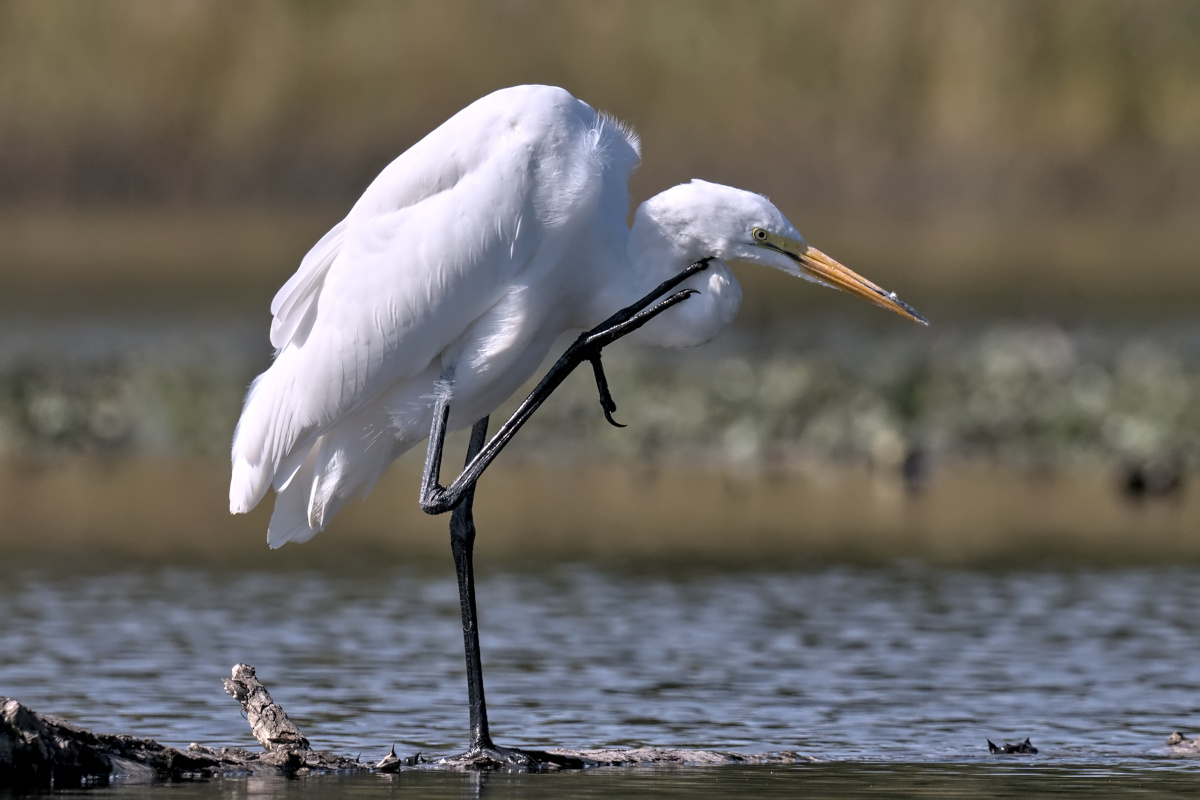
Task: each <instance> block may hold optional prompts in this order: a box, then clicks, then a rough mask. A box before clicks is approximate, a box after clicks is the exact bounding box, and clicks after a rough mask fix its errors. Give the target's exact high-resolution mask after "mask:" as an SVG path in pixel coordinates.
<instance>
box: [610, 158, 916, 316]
mask: <svg viewBox="0 0 1200 800" xmlns="http://www.w3.org/2000/svg"><path fill="white" fill-rule="evenodd" d="M651 232H653V235H654V236H655V237H657V238H658V239H659V242H660V246H661V245H662V244H666V245H668V246H670V247H671V248H672V249H674V250H675V253H673V254H672V255H674V256H675V257H676V258H677V259H680V258H681V259H682V260H685V261H687V262H691V261H696V260H698V259H700V258H703V257H705V256H715V257H717V258H719V259H721V260H722V261H726V262H728V261H748V262H750V263H755V264H763V265H764V266H768V267H774V268H775V269H778V270H780V271H782V272H786V273H787V274H789V275H794V276H796V277H799V278H804V279H805V280H810V281H813V282H815V283H820V284H822V285H824V286H830V287H833V288H835V289H840V290H842V291H844V292H848V293H850V294H853V295H856V296H858V297H861V298H863V299H864V300H868V301H870V302H871V303H874V304H875V305H877V306H880V307H881V308H886V309H888V310H890V311H894V312H895V313H897V314H899V315H901V316H903V317H907V318H908V319H911V320H914V321H916V322H919V323H921V324H922V325H928V324H929V323H928V321H926V319H925V318H924V317H922V316H921V315H920V314H918V313H917V312H916V311H915V310H913V309H912V308H911V307H910V306H908V305H907V304H905V303H904V302H902V301H901V300H900V299H899V298H898V297H896V293H895V292H887V291H884V290H883V289H881V288H880V287H878V286H876V285H875V284H874V283H872V282H871V281H869V280H867V279H866V278H863V277H862V276H861V275H858V274H856V273H855V272H854V271H852V270H850V269H849V268H847V267H845V266H843V265H841V264H839V263H838V262H837V261H835V260H833V259H832V258H830V257H829V256H827V255H825V254H824V253H822V252H821V251H820V250H817V249H816V248H815V247H812V246H810V245H809V244H807V243H806V242H805V241H804V237H803V236H801V235H800V232H799V231H798V230H796V228H795V226H794V225H792V223H790V222H789V221H788V219H787V217H785V216H784V215H783V214H782V213H781V212H780V211H779V209H777V208H776V207H775V206H774V204H772V203H771V201H770V200H768V199H767V198H765V197H763V196H762V195H760V194H755V193H754V192H747V191H745V190H743V189H734V188H732V187H730V186H722V185H721V184H717V183H709V182H708V181H701V180H693V181H692V182H691V183H684V184H680V185H679V186H675V187H672V188H670V189H668V190H667V191H665V192H662V193H661V194H658V195H656V196H655V197H652V198H650V199H649V200H647V201H646V202H645V203H644V204H643V205H642V207H641V208H639V209H638V213H637V218H636V219H635V221H634V227H633V231H632V232H631V237H632V238H633V239H640V240H641V241H638V242H637V243H636V245H635V246H639V247H642V248H645V249H650V247H649V246H648V245H649V243H648V242H646V241H645V238H646V237H647V234H650V233H651ZM631 244H633V242H631ZM663 255H665V254H663Z"/></svg>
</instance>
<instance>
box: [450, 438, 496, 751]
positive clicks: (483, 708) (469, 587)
mask: <svg viewBox="0 0 1200 800" xmlns="http://www.w3.org/2000/svg"><path fill="white" fill-rule="evenodd" d="M487 426H488V418H487V417H484V418H483V419H481V420H479V421H478V422H476V423H475V427H474V428H472V429H471V444H470V445H468V447H467V461H466V463H468V464H469V463H471V459H472V458H474V457H475V456H476V455H478V453H479V451H480V450H481V449H482V448H483V443H484V441H486V440H487ZM474 500H475V487H474V486H472V487H471V488H469V489H468V490H467V491H466V492H464V493H463V498H462V502H461V503H459V504H458V506H457V507H456V508H455V509H454V513H453V514H451V515H450V550H451V551H452V552H453V553H454V570H455V572H457V573H458V602H459V605H460V606H461V607H462V627H463V647H464V649H465V650H466V654H467V698H468V701H469V703H470V706H471V749H472V750H476V749H478V748H480V747H491V746H492V737H491V735H490V734H489V732H488V719H487V703H486V702H485V701H484V698H483V663H482V661H481V659H480V656H479V624H478V620H477V618H476V616H475V567H474V550H475V519H474V516H473V515H472V513H471V507H472V505H473V504H474Z"/></svg>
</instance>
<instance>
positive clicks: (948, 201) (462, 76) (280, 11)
mask: <svg viewBox="0 0 1200 800" xmlns="http://www.w3.org/2000/svg"><path fill="white" fill-rule="evenodd" d="M1197 41H1200V6H1197V5H1196V4H1195V3H1192V2H1189V0H1159V1H1158V2H1153V3H1145V2H1138V1H1137V0H1108V1H1105V0H1075V1H1074V2H1043V1H1042V0H1012V1H1011V2H996V3H959V2H949V1H948V0H889V1H888V2H883V1H881V0H839V1H838V2H761V3H721V2H699V1H697V0H687V1H686V2H679V1H677V0H675V1H673V0H657V1H651V2H604V3H565V2H532V1H531V0H499V1H498V2H490V3H464V2H439V3H433V2H428V3H382V2H358V3H332V2H316V1H313V0H309V1H308V2H268V1H265V0H260V1H257V2H254V1H252V2H233V1H232V0H225V1H224V2H222V1H221V0H215V1H200V0H164V1H163V2H155V3H137V2H115V3H75V2H64V1H62V0H40V1H35V0H7V1H6V2H3V3H0V235H2V236H3V239H4V241H5V242H6V247H5V248H4V249H5V253H4V254H3V256H0V278H2V279H3V280H4V281H5V282H6V284H7V285H8V286H9V287H10V288H9V290H8V291H7V292H6V293H5V297H4V302H3V305H5V306H7V307H10V308H11V307H14V306H20V307H29V306H30V305H32V307H50V308H53V307H59V306H61V305H62V304H73V305H74V306H85V307H86V306H92V305H97V304H99V305H104V304H116V305H119V306H124V307H128V306H131V305H132V306H137V305H141V304H153V303H159V302H171V303H176V304H185V305H186V304H196V303H200V304H203V305H209V306H222V305H226V306H228V305H240V306H241V307H243V308H251V307H254V308H257V307H261V306H262V304H263V303H264V302H265V300H266V299H267V298H268V297H269V294H270V292H271V289H272V288H273V287H274V286H277V285H278V284H279V282H280V281H281V280H282V279H283V278H284V277H286V275H287V274H289V272H290V270H291V269H292V268H293V267H294V265H295V264H296V263H297V262H298V260H299V257H300V256H301V255H302V254H303V252H304V251H305V250H306V248H307V247H308V246H309V245H310V244H311V243H312V242H313V241H315V239H316V238H317V237H318V236H319V234H320V233H321V232H322V231H323V230H324V229H326V228H327V227H329V225H331V224H332V223H333V222H334V221H336V219H337V218H338V217H339V216H340V215H341V214H342V213H343V212H344V210H345V209H346V208H347V207H348V205H349V203H350V202H351V201H352V199H353V198H354V197H355V196H356V195H357V193H358V192H360V191H361V190H362V188H363V187H364V186H365V185H366V183H367V182H369V180H370V179H371V178H372V177H373V175H374V174H375V173H376V172H377V171H378V170H379V169H380V168H381V167H382V166H383V165H384V164H386V163H387V162H388V161H389V160H390V159H391V158H393V157H394V156H395V155H396V154H398V153H399V152H401V151H402V150H403V149H404V148H405V147H406V146H407V145H409V144H410V143H412V142H413V141H415V140H416V139H417V138H419V137H420V136H422V135H423V134H424V133H425V132H427V131H428V130H430V129H431V128H432V127H433V126H435V125H436V124H438V123H439V122H440V121H441V120H443V119H445V118H446V117H447V116H448V115H450V114H451V113H453V112H454V111H455V110H457V109H459V108H461V107H462V106H463V105H465V104H466V103H468V102H470V101H471V100H473V99H475V98H476V97H479V96H480V95H482V94H485V93H486V92H488V91H491V90H493V89H496V88H499V87H502V86H506V85H511V84H515V83H522V82H545V83H557V84H561V85H564V86H566V87H567V88H569V89H570V90H571V91H573V92H574V93H575V94H576V95H578V96H579V97H582V98H584V99H586V100H588V101H589V102H590V103H592V104H594V105H596V106H597V107H599V108H602V109H606V110H608V111H610V112H612V113H614V114H616V115H617V116H619V117H621V118H622V119H625V120H628V121H630V122H632V123H633V124H634V125H636V127H637V128H638V130H639V132H640V133H641V135H642V137H643V141H644V145H645V154H646V163H645V166H644V167H643V168H642V169H641V170H640V171H639V173H638V174H637V176H636V178H635V181H634V185H633V190H634V195H635V198H637V199H641V198H644V197H645V196H648V195H649V194H652V193H653V192H655V191H658V190H661V189H662V188H665V187H666V186H668V185H670V184H673V183H676V182H679V181H682V180H687V179H689V178H691V177H693V176H703V177H705V178H708V179H712V180H717V181H724V182H728V183H731V184H735V185H741V186H745V187H748V188H752V189H755V190H758V191H761V192H764V193H766V194H769V195H770V196H771V197H772V198H773V199H775V200H776V201H777V202H778V203H779V204H780V205H781V206H782V207H783V208H784V209H786V211H787V212H788V213H789V215H790V216H791V217H792V218H793V220H794V221H796V222H797V223H798V224H799V226H800V227H801V230H803V231H805V232H806V235H807V236H809V238H810V239H812V240H813V241H814V242H816V243H818V244H819V245H820V246H822V248H823V249H825V250H827V251H829V252H833V253H835V254H837V255H838V256H841V257H843V260H845V261H847V262H849V263H851V264H852V265H854V266H856V267H860V268H861V269H862V271H864V272H865V273H867V274H869V275H872V276H877V277H878V279H879V280H880V281H886V282H888V283H890V284H895V286H896V288H898V289H900V290H901V293H902V294H903V295H904V296H906V297H907V298H909V299H910V300H911V301H912V302H913V303H914V304H915V305H917V306H918V307H919V308H931V307H932V309H933V310H935V311H937V312H939V313H942V314H943V315H944V314H945V313H956V310H957V309H962V308H969V309H971V311H972V313H973V312H975V311H993V312H996V311H998V312H1013V311H1017V312H1022V311H1030V310H1032V311H1035V312H1038V313H1056V312H1060V311H1062V310H1064V309H1065V310H1068V311H1069V312H1070V313H1087V312H1089V311H1090V310H1092V309H1095V310H1097V312H1099V313H1111V312H1113V311H1124V312H1132V313H1135V314H1152V313H1156V312H1157V311H1159V310H1160V309H1161V310H1170V311H1173V312H1186V311H1188V310H1190V308H1191V305H1192V304H1191V301H1190V298H1191V297H1194V296H1195V293H1196V292H1197V291H1200V270H1197V269H1195V267H1196V261H1197V252H1200V234H1197V233H1196V232H1195V231H1196V229H1197V227H1198V226H1195V225H1194V224H1192V223H1193V220H1194V218H1195V216H1196V213H1197V211H1200V48H1198V47H1196V42H1197ZM749 281H750V284H751V288H752V289H753V288H755V287H756V286H757V285H758V284H760V283H761V281H760V280H759V278H758V276H753V275H751V276H749ZM749 294H750V297H749V299H748V302H749V307H750V308H749V310H750V312H751V313H752V314H753V313H756V312H761V313H762V314H765V315H767V316H778V315H780V314H785V313H789V312H791V311H792V310H794V309H795V308H797V307H802V306H803V305H804V303H805V302H806V299H805V298H806V296H807V295H808V294H809V293H806V292H803V291H801V290H798V289H796V288H795V287H790V286H788V287H785V288H783V289H779V290H778V291H770V290H769V289H768V288H763V289H762V291H751V292H750V293H749ZM822 299H823V298H822Z"/></svg>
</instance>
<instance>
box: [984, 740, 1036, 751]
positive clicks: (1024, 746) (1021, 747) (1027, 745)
mask: <svg viewBox="0 0 1200 800" xmlns="http://www.w3.org/2000/svg"><path fill="white" fill-rule="evenodd" d="M987 743H988V752H989V753H995V754H997V755H1013V754H1017V753H1036V752H1037V748H1036V747H1034V746H1033V743H1032V742H1030V741H1029V737H1028V736H1026V737H1025V741H1023V742H1020V743H1018V744H1009V743H1007V742H1005V743H1004V744H996V743H995V742H993V741H992V740H991V739H988V740H987Z"/></svg>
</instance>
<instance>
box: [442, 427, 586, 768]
mask: <svg viewBox="0 0 1200 800" xmlns="http://www.w3.org/2000/svg"><path fill="white" fill-rule="evenodd" d="M487 426H488V418H487V417H484V418H483V419H481V420H479V421H478V422H476V423H475V427H473V428H472V429H471V443H470V444H469V445H468V446H467V459H466V463H468V464H469V463H470V462H471V459H473V458H475V456H477V455H478V454H479V451H480V450H481V449H483V443H484V442H485V441H486V440H487ZM474 503H475V485H474V484H472V485H471V486H469V487H468V488H467V490H466V491H465V492H463V497H462V502H460V503H459V504H458V505H457V506H455V508H454V513H453V514H451V515H450V550H451V551H452V552H453V553H454V570H455V572H457V573H458V602H459V607H460V609H461V611H462V627H463V649H464V651H465V652H466V656H467V699H468V703H469V705H470V713H471V747H470V749H469V750H468V751H467V752H466V753H464V754H462V755H461V756H458V757H457V758H452V759H448V761H450V762H452V763H454V764H456V765H458V766H462V767H468V768H471V769H484V770H490V769H518V770H534V771H540V770H547V769H583V768H584V767H587V766H595V763H594V762H591V761H585V760H583V759H579V758H572V757H570V756H560V755H555V754H553V753H547V752H545V751H542V750H517V749H514V748H510V747H499V746H497V745H496V744H494V743H493V742H492V736H491V732H490V731H489V730H488V718H487V701H486V700H485V699H484V695H483V660H482V658H481V657H480V653H479V618H478V616H477V614H476V610H475V565H474V550H475V519H474V515H473V513H472V506H473V505H474Z"/></svg>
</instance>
